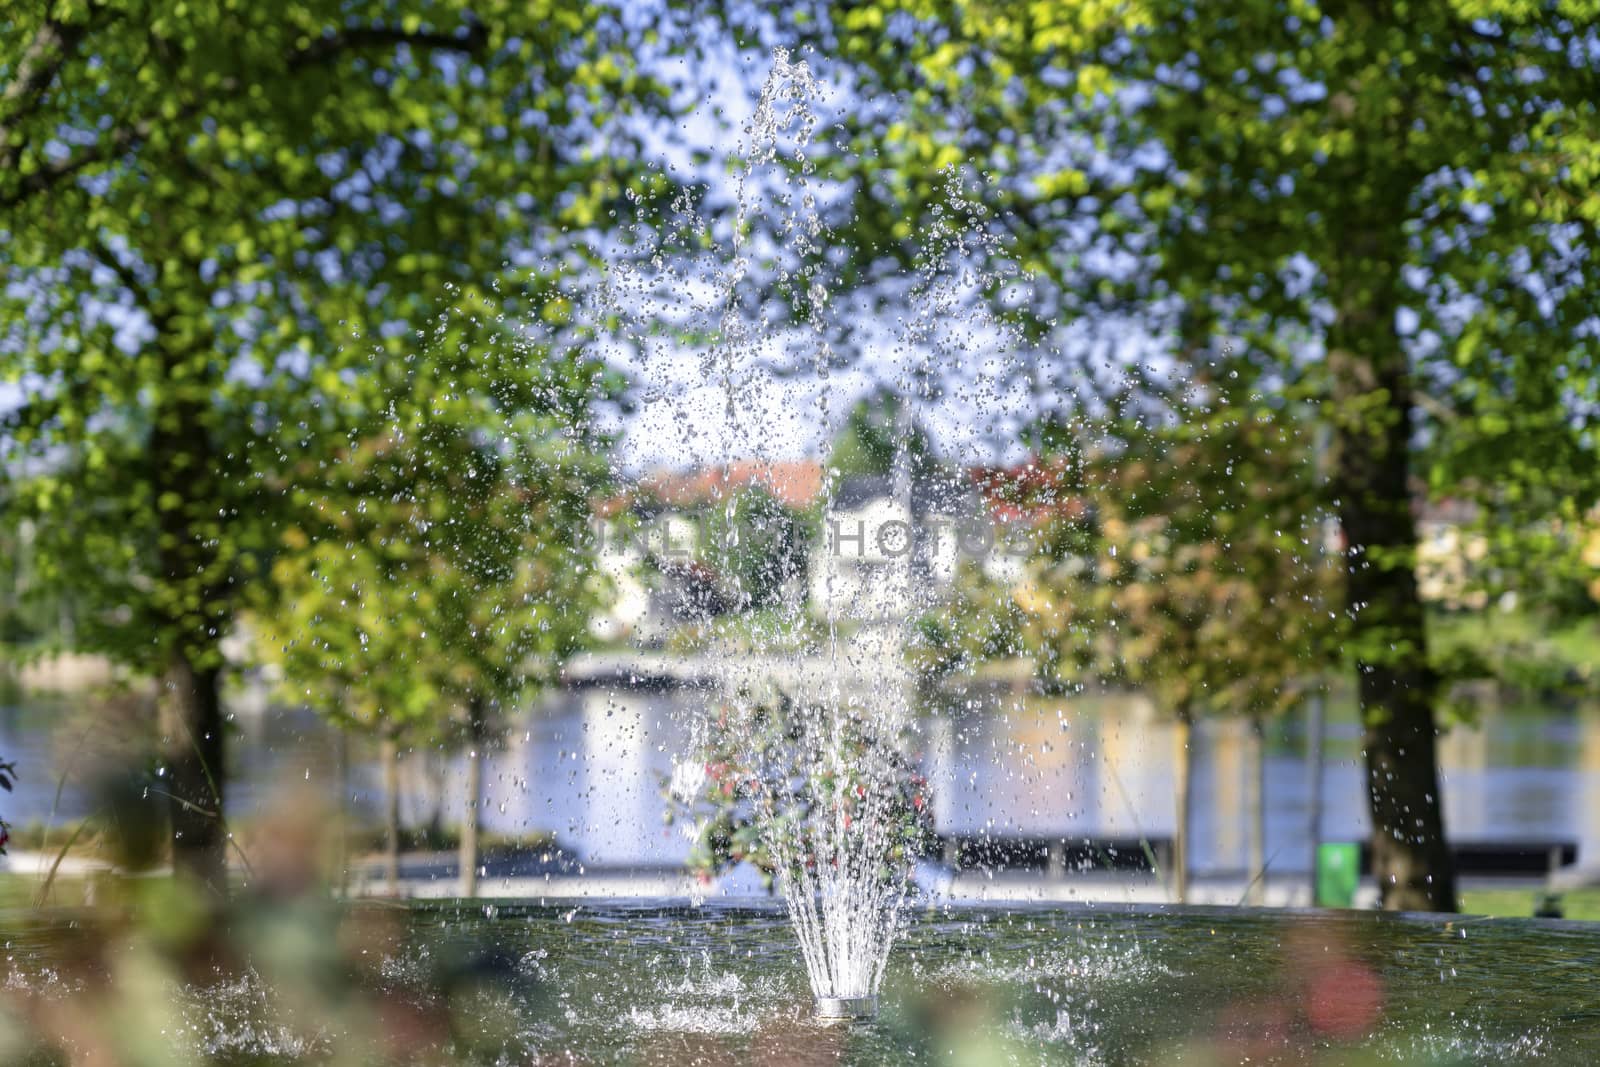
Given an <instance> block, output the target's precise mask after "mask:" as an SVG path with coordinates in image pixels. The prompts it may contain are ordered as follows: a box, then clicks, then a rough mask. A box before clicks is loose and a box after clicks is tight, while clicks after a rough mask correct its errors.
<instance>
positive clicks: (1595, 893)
mask: <svg viewBox="0 0 1600 1067" xmlns="http://www.w3.org/2000/svg"><path fill="white" fill-rule="evenodd" d="M1543 895H1544V893H1543V891H1542V890H1536V889H1467V890H1463V891H1462V893H1461V910H1462V911H1463V912H1465V913H1466V914H1469V915H1495V916H1503V917H1506V918H1528V917H1529V916H1531V915H1532V914H1533V909H1534V906H1535V905H1536V904H1537V902H1538V900H1539V898H1540V897H1542V896H1543ZM1560 896H1561V911H1562V915H1563V917H1565V918H1568V919H1582V920H1584V921H1586V922H1600V888H1595V889H1573V890H1569V891H1568V892H1565V893H1562V894H1560Z"/></svg>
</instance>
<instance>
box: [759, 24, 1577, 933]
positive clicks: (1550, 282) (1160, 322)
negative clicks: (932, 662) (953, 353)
mask: <svg viewBox="0 0 1600 1067" xmlns="http://www.w3.org/2000/svg"><path fill="white" fill-rule="evenodd" d="M786 8H788V18H787V19H786V20H784V21H782V22H781V23H780V24H779V28H778V30H777V31H776V36H778V37H781V38H783V39H784V41H785V43H795V39H796V38H803V39H805V40H809V41H812V42H815V44H816V45H817V46H818V47H817V48H816V52H817V53H818V55H819V57H829V56H833V57H837V58H836V60H835V61H834V62H833V64H832V68H833V73H834V74H835V76H836V77H837V79H838V80H839V81H840V82H847V83H848V84H849V85H850V87H851V91H852V92H853V93H855V94H856V95H858V96H860V97H862V98H866V99H872V100H874V101H879V102H881V104H880V106H877V107H874V108H872V109H865V110H864V111H863V113H862V114H861V115H860V116H859V117H858V118H857V119H856V120H855V121H853V122H852V121H851V120H850V119H848V118H847V119H846V120H845V122H846V125H847V126H848V127H849V129H848V132H845V133H841V134H840V135H839V136H838V137H837V138H836V141H837V143H839V144H841V145H844V146H846V147H845V149H844V150H843V151H839V152H837V153H836V154H835V155H834V156H833V157H832V158H830V159H829V160H826V161H824V162H821V163H819V164H818V168H819V170H820V171H822V172H823V173H825V174H828V175H829V176H831V177H833V178H835V179H836V180H838V181H839V182H841V183H853V184H850V185H848V186H847V187H849V188H852V189H853V190H854V195H853V196H849V197H846V198H845V199H848V200H849V203H848V204H847V205H842V206H841V208H840V210H841V211H854V212H856V213H857V215H858V217H859V218H860V220H861V223H862V232H861V233H859V234H858V235H857V238H856V240H855V241H853V242H852V245H851V249H850V251H852V252H853V253H854V254H855V255H856V257H857V258H858V259H859V260H861V261H864V262H880V261H884V260H888V261H891V262H897V263H902V264H903V263H905V262H907V261H908V260H909V258H910V257H911V256H912V255H913V254H914V252H913V251H912V250H911V244H910V242H908V240H907V238H908V237H909V236H910V235H911V234H913V233H915V232H916V231H917V229H918V227H919V226H922V225H925V224H927V223H928V222H929V221H930V220H931V219H933V218H934V217H935V216H937V215H938V214H939V213H941V212H946V211H947V210H948V205H947V200H948V197H947V196H946V193H945V189H944V185H945V183H944V182H942V181H941V180H939V179H938V178H937V177H936V175H937V172H938V170H939V168H940V167H942V166H945V165H955V164H959V163H961V162H963V161H967V162H968V163H969V165H970V166H971V167H972V168H973V169H974V170H978V171H981V172H983V173H985V174H988V175H991V176H992V180H991V181H990V182H989V184H988V185H987V186H986V187H985V190H984V191H985V197H986V199H987V200H988V201H989V202H991V203H992V204H993V205H994V206H995V207H996V208H997V209H998V210H999V211H1000V212H1001V214H1000V215H999V216H998V221H997V222H996V223H995V226H996V227H998V228H1000V229H1003V230H1004V231H1005V234H1006V237H1007V238H1008V240H1009V248H1010V254H1011V255H1012V257H1013V258H1014V259H1015V260H1016V261H1017V262H1018V263H1019V264H1020V265H1021V266H1022V267H1023V268H1024V269H1025V270H1026V271H1028V272H1029V273H1030V275H1031V276H1032V277H1033V278H1034V279H1035V282H1036V284H1035V285H1034V287H1033V291H1032V292H1031V293H1030V294H1029V298H1028V299H1027V300H1024V301H1014V300H1013V301H1012V302H1011V304H1010V305H1009V306H1011V307H1013V308H1018V307H1020V310H1019V311H1018V312H1017V314H1019V315H1021V316H1024V317H1026V318H1028V319H1030V320H1031V322H1032V325H1033V328H1034V332H1035V335H1036V336H1038V337H1040V338H1041V339H1046V338H1050V337H1051V335H1052V334H1053V333H1054V331H1055V330H1056V329H1057V328H1058V327H1059V325H1060V324H1063V323H1067V322H1073V321H1075V320H1078V319H1079V318H1080V317H1083V316H1088V317H1089V321H1090V323H1091V325H1090V327H1089V329H1090V330H1091V331H1092V330H1094V329H1096V327H1097V326H1099V327H1102V328H1109V329H1114V328H1116V327H1117V324H1118V322H1119V321H1126V317H1127V316H1137V321H1138V326H1139V328H1140V329H1141V331H1143V332H1144V333H1145V334H1146V335H1147V336H1149V337H1151V338H1161V337H1162V336H1163V334H1167V335H1168V336H1171V337H1174V338H1175V339H1176V343H1168V344H1162V343H1160V342H1153V345H1155V346H1157V347H1161V348H1164V349H1165V350H1166V354H1167V355H1169V356H1170V357H1171V358H1172V360H1173V364H1172V365H1171V370H1172V371H1173V372H1175V373H1174V374H1170V375H1169V374H1168V373H1166V372H1167V369H1168V368H1167V367H1166V366H1165V365H1164V364H1163V361H1158V360H1149V361H1146V362H1145V363H1144V365H1143V366H1141V367H1140V368H1138V369H1133V370H1130V371H1129V374H1130V375H1131V376H1132V377H1133V378H1135V379H1137V380H1138V381H1139V383H1140V384H1141V385H1145V386H1152V387H1153V388H1154V390H1155V392H1157V393H1158V394H1161V393H1162V392H1163V391H1164V390H1165V388H1166V386H1167V384H1168V383H1170V381H1171V380H1172V379H1173V378H1174V377H1175V378H1176V379H1177V380H1178V381H1180V382H1182V381H1185V380H1188V381H1192V380H1194V375H1195V372H1196V371H1197V370H1199V369H1202V368H1204V367H1206V366H1208V365H1210V364H1211V363H1212V362H1213V361H1214V360H1215V359H1216V354H1215V349H1216V348H1217V347H1218V346H1217V345H1216V344H1214V343H1213V342H1212V341H1211V337H1212V336H1213V335H1215V334H1218V333H1220V334H1222V335H1224V336H1230V337H1232V338H1234V339H1235V340H1236V341H1237V342H1239V344H1238V347H1237V349H1236V351H1235V353H1234V354H1233V356H1232V358H1231V359H1230V360H1229V363H1230V364H1231V366H1230V367H1229V371H1230V373H1236V374H1238V375H1239V376H1240V380H1241V382H1242V383H1243V384H1244V385H1245V386H1246V387H1259V388H1260V389H1262V390H1263V391H1264V392H1265V391H1272V392H1275V393H1278V394H1281V395H1285V396H1288V397H1289V398H1291V399H1301V400H1310V401H1313V402H1315V403H1316V405H1317V411H1318V417H1319V419H1320V420H1321V421H1323V422H1325V423H1326V425H1328V426H1329V427H1330V429H1331V430H1332V440H1331V442H1330V449H1329V454H1330V459H1331V469H1330V487H1331V490H1332V499H1333V501H1334V502H1335V503H1336V514H1337V517H1338V519H1339V522H1340V525H1341V528H1342V531H1343V535H1344V536H1345V538H1346V539H1347V546H1348V550H1349V552H1350V566H1349V580H1348V581H1347V582H1346V588H1347V610H1348V612H1349V613H1350V616H1351V618H1350V622H1351V626H1350V630H1349V634H1348V637H1347V648H1348V649H1349V651H1350V653H1351V654H1352V656H1353V658H1354V659H1355V661H1356V664H1357V667H1358V672H1359V674H1358V677H1359V679H1360V684H1361V687H1362V706H1363V717H1364V729H1365V731H1366V734H1367V737H1366V744H1365V749H1366V753H1367V760H1368V784H1369V787H1370V794H1371V797H1372V804H1373V824H1374V836H1373V845H1374V852H1375V855H1376V856H1377V861H1376V863H1377V869H1378V874H1379V880H1380V882H1381V883H1382V884H1383V886H1384V893H1385V898H1384V899H1385V902H1386V903H1387V904H1392V905H1395V906H1410V907H1437V908H1450V907H1452V906H1453V897H1454V887H1453V881H1452V880H1451V878H1450V876H1449V869H1448V868H1449V860H1448V855H1447V853H1446V851H1445V849H1444V847H1443V844H1442V841H1443V826H1442V819H1441V817H1440V805H1439V800H1438V797H1439V788H1438V775H1437V767H1436V761H1435V753H1434V734H1435V729H1436V728H1435V723H1434V719H1433V715H1432V710H1431V700H1432V696H1433V692H1434V688H1435V681H1436V679H1435V678H1434V676H1433V674H1432V672H1431V667H1430V663H1429V659H1428V652H1427V647H1426V632H1425V627H1424V623H1423V609H1422V605H1421V602H1420V600H1419V598H1418V596H1417V592H1416V585H1415V581H1414V577H1413V575H1412V570H1411V568H1412V566H1413V564H1414V556H1415V550H1416V531H1415V526H1414V523H1413V521H1412V515H1411V506H1412V492H1413V484H1414V483H1413V479H1412V476H1413V474H1414V473H1416V472H1417V471H1418V470H1419V469H1424V468H1423V467H1422V465H1421V464H1419V463H1418V462H1417V460H1418V457H1417V455H1416V451H1417V449H1418V446H1419V444H1422V445H1425V446H1427V451H1428V453H1429V455H1428V459H1427V461H1426V467H1425V469H1426V470H1427V473H1428V476H1429V481H1430V483H1431V487H1432V489H1433V491H1434V492H1436V493H1439V492H1455V491H1457V490H1458V488H1459V487H1461V486H1463V485H1464V484H1466V483H1468V482H1471V483H1474V484H1475V485H1476V486H1477V487H1478V488H1479V489H1481V490H1482V491H1484V493H1485V495H1486V496H1487V497H1489V498H1491V499H1494V500H1496V501H1500V502H1507V501H1510V502H1516V503H1523V502H1526V503H1530V504H1532V503H1537V504H1538V506H1539V508H1540V509H1542V510H1544V511H1545V512H1546V513H1554V514H1557V515H1565V516H1566V517H1567V518H1568V519H1570V517H1571V515H1572V514H1573V513H1575V511H1577V510H1581V508H1582V506H1583V503H1584V501H1586V500H1590V499H1593V497H1594V494H1595V491H1596V486H1595V483H1594V479H1593V477H1592V472H1593V470H1594V463H1595V455H1596V449H1595V442H1594V438H1593V431H1592V429H1590V426H1591V424H1592V421H1593V420H1592V419H1587V418H1586V417H1585V413H1588V412H1593V411H1594V410H1595V407H1596V403H1597V399H1600V375H1597V374H1596V373H1595V369H1596V368H1595V354H1596V349H1597V346H1600V333H1597V332H1596V331H1594V330H1593V328H1592V323H1593V309H1594V307H1595V306H1596V296H1597V295H1600V294H1597V291H1596V288H1595V287H1596V284H1597V281H1596V279H1597V278H1600V272H1596V271H1595V270H1594V261H1595V253H1596V251H1597V250H1600V191H1597V190H1600V186H1597V184H1596V183H1595V182H1593V181H1592V180H1591V178H1592V173H1593V171H1594V170H1595V167H1596V160H1597V159H1600V111H1597V109H1596V107H1595V104H1594V101H1595V99H1596V98H1597V96H1600V92H1597V90H1600V79H1597V77H1596V74H1595V70H1594V64H1593V63H1592V62H1591V61H1590V58H1589V56H1590V53H1591V52H1592V50H1593V48H1594V46H1595V42H1596V35H1597V31H1596V28H1595V23H1594V20H1593V13H1592V11H1591V10H1590V9H1589V5H1586V4H1582V3H1568V2H1563V0H1556V2H1552V3H1545V4H1526V3H1521V2H1512V0H1489V2H1487V3H1470V4H1468V3H1444V4H1434V5H1427V6H1425V7H1418V8H1410V9H1407V11H1406V13H1405V14H1404V16H1403V17H1398V18H1397V17H1394V13H1393V12H1390V11H1388V10H1386V9H1379V8H1375V7H1371V6H1366V5H1359V4H1358V5H1333V6H1329V5H1318V4H1316V3H1304V4H1289V5H1274V4H1260V5H1251V6H1248V7H1244V8H1234V9H1230V10H1229V12H1228V14H1227V17H1226V18H1219V17H1217V14H1216V12H1215V11H1213V10H1212V9H1210V8H1208V7H1205V6H1203V5H1199V4H1196V3H1193V2H1192V0H1137V2H1133V3H1127V4H1114V5H1091V6H1082V7H1072V6H1063V5H1045V4H1031V3H1023V2H1015V3H995V4H982V5H979V4H957V5H926V4H920V3H915V4H913V3H905V2H903V0H881V2H875V3H869V4H853V3H852V4H836V3H831V2H828V0H817V2H815V3H812V4H807V5H805V6H804V8H803V9H802V10H798V11H796V10H795V9H794V8H793V6H792V5H786ZM826 62H827V61H826V59H825V58H819V63H826ZM994 295H995V297H996V299H997V300H1000V301H1001V302H1002V304H1004V303H1005V300H1004V297H1005V294H1003V293H996V294H994ZM1169 331H1170V332H1169ZM1052 350H1054V349H1052ZM1080 351H1083V349H1081V348H1080ZM1087 351H1089V352H1092V351H1093V348H1092V347H1091V348H1089V349H1088V350H1087ZM1085 370H1086V373H1085V374H1084V375H1083V376H1082V378H1081V380H1082V381H1084V382H1085V383H1093V382H1095V381H1096V380H1103V379H1104V377H1105V375H1103V374H1101V375H1098V378H1097V375H1096V371H1097V370H1098V368H1085ZM1118 374H1120V372H1119V371H1115V370H1114V371H1113V375H1114V376H1115V375H1118ZM1421 428H1425V429H1428V430H1429V431H1431V432H1432V434H1433V436H1432V437H1431V438H1430V437H1429V436H1425V435H1418V434H1417V433H1416V432H1415V431H1416V430H1418V429H1421Z"/></svg>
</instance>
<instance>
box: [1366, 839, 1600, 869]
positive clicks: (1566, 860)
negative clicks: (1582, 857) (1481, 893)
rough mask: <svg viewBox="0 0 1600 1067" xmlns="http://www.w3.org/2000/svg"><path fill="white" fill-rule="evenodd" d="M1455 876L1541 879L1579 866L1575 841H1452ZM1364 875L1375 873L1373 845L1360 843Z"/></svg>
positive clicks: (1451, 851)
mask: <svg viewBox="0 0 1600 1067" xmlns="http://www.w3.org/2000/svg"><path fill="white" fill-rule="evenodd" d="M1450 855H1451V857H1452V858H1454V860H1455V868H1456V875H1457V876H1458V877H1459V876H1460V875H1463V874H1468V875H1477V876H1480V877H1490V878H1526V877H1542V876H1545V875H1550V874H1554V873H1556V871H1558V870H1560V869H1561V868H1562V867H1571V866H1572V865H1573V864H1575V863H1577V862H1578V844H1577V842H1576V841H1539V840H1535V841H1451V842H1450ZM1361 873H1362V874H1363V875H1366V874H1371V873H1372V844H1371V842H1368V841H1363V842H1361Z"/></svg>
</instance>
